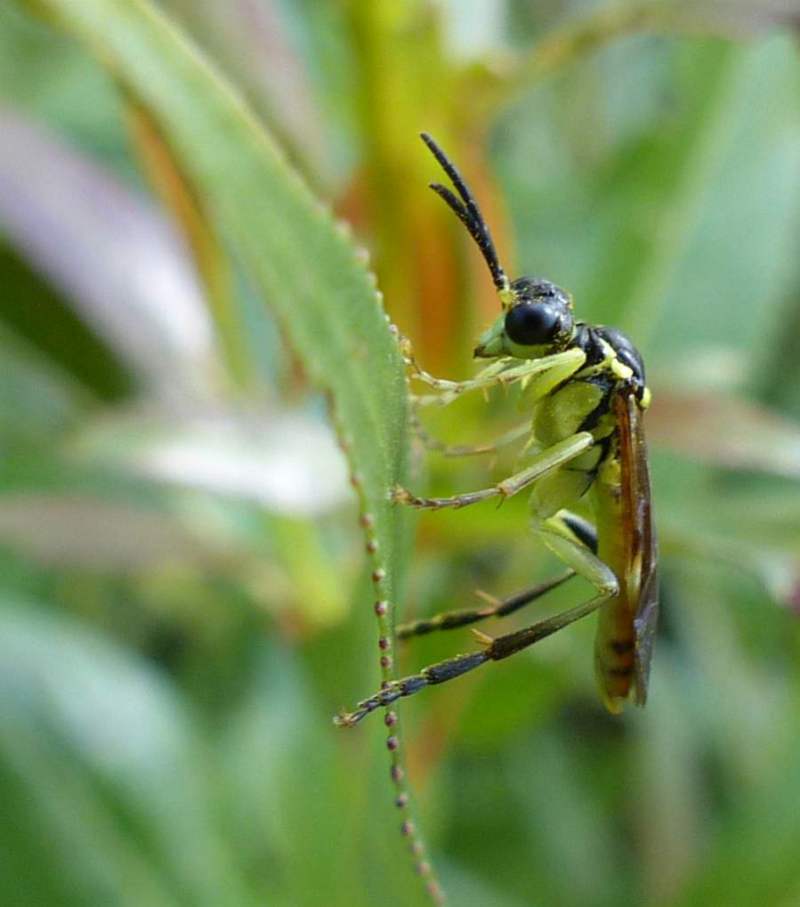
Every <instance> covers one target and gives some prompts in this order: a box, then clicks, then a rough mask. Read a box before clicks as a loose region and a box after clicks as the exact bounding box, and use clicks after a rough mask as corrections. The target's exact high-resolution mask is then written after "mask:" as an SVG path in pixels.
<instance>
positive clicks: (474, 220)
mask: <svg viewBox="0 0 800 907" xmlns="http://www.w3.org/2000/svg"><path fill="white" fill-rule="evenodd" d="M422 140H423V141H424V142H425V144H426V145H427V146H428V148H429V149H430V150H431V153H432V154H433V156H434V157H435V158H436V160H437V161H438V162H439V164H440V165H441V167H442V169H443V170H444V171H445V173H446V174H447V175H448V176H449V177H450V180H451V182H452V183H453V187H454V188H455V190H456V191H455V192H453V191H452V190H450V189H448V188H447V186H442V185H441V184H440V183H432V184H431V189H433V191H434V192H436V194H437V195H439V196H440V197H441V198H442V199H443V200H444V201H445V202H446V203H447V205H448V207H449V208H451V209H452V211H453V212H454V213H455V215H456V216H457V217H458V219H459V220H460V221H461V222H462V223H463V224H464V226H465V227H466V228H467V230H468V231H469V234H470V236H471V237H472V238H473V239H474V240H475V242H476V244H477V246H478V248H479V249H480V250H481V254H482V255H483V257H484V260H485V261H486V264H487V265H488V267H489V272H490V273H491V275H492V280H493V281H494V285H495V287H496V288H497V292H498V295H499V296H500V301H501V302H502V304H503V314H502V315H501V316H500V318H498V319H497V321H495V323H494V324H493V325H492V326H491V328H489V330H488V331H486V332H485V333H484V334H483V335H482V336H481V338H480V340H479V342H478V346H477V348H476V350H475V355H476V356H504V355H505V356H518V357H520V358H533V357H536V356H546V355H548V354H549V353H552V352H557V351H559V350H563V349H566V348H567V346H568V345H569V343H570V342H571V340H572V338H573V336H574V333H575V323H574V320H573V317H572V300H571V299H570V296H569V294H568V293H566V292H565V291H564V290H562V289H560V288H559V287H557V286H556V285H555V284H553V283H550V281H549V280H541V279H539V278H536V277H519V278H517V280H514V281H513V282H509V280H508V277H507V276H506V273H505V271H504V270H503V268H502V267H501V265H500V261H499V259H498V257H497V251H496V250H495V247H494V243H493V242H492V237H491V234H490V233H489V228H488V226H487V225H486V222H485V221H484V219H483V216H482V214H481V212H480V209H479V208H478V204H477V202H476V201H475V199H474V198H473V196H472V193H471V192H470V191H469V188H468V187H467V185H466V183H465V182H464V179H463V177H462V176H461V174H460V173H459V172H458V170H457V169H456V167H455V165H454V164H453V162H452V161H451V160H450V159H449V158H448V157H447V155H446V154H445V153H444V151H442V149H441V148H440V147H439V146H438V145H437V144H436V142H435V141H434V140H433V139H432V138H431V137H430V136H429V135H427V134H426V133H423V134H422Z"/></svg>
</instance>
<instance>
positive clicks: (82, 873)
mask: <svg viewBox="0 0 800 907" xmlns="http://www.w3.org/2000/svg"><path fill="white" fill-rule="evenodd" d="M0 631H1V632H0V700H2V703H3V722H2V723H0V790H2V793H3V802H4V803H5V804H6V805H7V806H8V804H9V803H11V804H13V808H12V809H11V810H9V809H4V810H3V815H2V817H0V841H2V843H3V868H4V871H3V872H2V873H0V899H2V902H3V903H5V904H24V905H31V907H32V905H33V904H45V903H46V904H64V905H73V904H74V905H77V904H111V903H114V904H119V905H122V907H134V905H141V904H148V905H153V907H168V905H175V904H183V903H186V904H189V903H191V904H196V905H198V907H200V905H207V907H211V905H214V907H217V905H221V904H233V903H235V904H241V905H251V904H253V905H254V904H255V903H256V900H255V898H254V897H252V892H251V891H249V890H248V886H247V885H246V884H245V883H244V881H243V880H242V876H241V874H240V872H239V871H238V870H237V867H236V864H235V857H234V854H232V853H231V852H230V850H229V849H228V847H227V845H226V844H225V841H224V835H223V834H222V832H221V829H220V827H219V819H218V816H217V812H216V808H215V806H214V796H213V790H214V788H213V786H211V785H209V777H208V771H207V769H208V766H207V763H206V760H205V758H204V755H203V748H202V747H201V745H200V744H201V738H200V735H199V733H198V732H197V728H196V727H195V726H194V725H193V723H192V720H191V712H190V711H189V710H187V709H186V707H185V705H184V703H183V702H182V701H181V700H180V699H179V698H178V696H177V695H176V693H175V691H174V690H173V689H172V688H171V687H170V686H169V685H168V684H167V683H166V682H165V681H164V679H163V677H161V676H160V675H159V674H158V673H157V672H156V671H155V670H154V668H153V667H152V665H150V664H148V663H147V662H146V661H145V660H144V659H141V658H138V657H136V658H134V657H131V656H130V655H129V654H128V653H126V652H124V651H123V650H122V649H120V648H119V647H118V646H116V645H111V644H109V643H108V642H106V641H104V640H102V639H100V638H99V637H97V636H95V635H94V634H92V633H89V632H86V631H85V630H83V629H81V628H79V627H78V626H76V625H75V624H73V623H72V621H70V620H68V619H66V618H64V617H62V616H60V615H54V614H49V613H47V612H45V611H41V610H38V609H37V608H35V607H33V606H31V605H29V604H21V603H19V602H16V601H13V602H11V601H8V600H6V599H3V600H2V601H0ZM45 840H46V841H47V848H46V851H47V852H46V854H43V853H42V841H45ZM9 866H11V867H13V868H14V870H15V871H14V872H9V871H7V870H8V868H9ZM31 866H35V867H36V872H35V873H34V872H32V871H31ZM23 880H24V881H23ZM121 880H124V884H123V883H121ZM37 893H38V896H40V897H41V900H37V899H36V897H37Z"/></svg>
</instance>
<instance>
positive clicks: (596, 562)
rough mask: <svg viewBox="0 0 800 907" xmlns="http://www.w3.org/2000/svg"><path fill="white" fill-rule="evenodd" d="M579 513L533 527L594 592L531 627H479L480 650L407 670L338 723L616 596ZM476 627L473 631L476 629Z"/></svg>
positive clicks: (535, 637) (509, 651)
mask: <svg viewBox="0 0 800 907" xmlns="http://www.w3.org/2000/svg"><path fill="white" fill-rule="evenodd" d="M587 525H588V524H585V523H584V521H583V520H582V519H581V518H580V517H576V516H575V515H574V514H571V513H569V512H567V511H563V510H562V511H560V512H559V513H558V514H556V515H555V516H552V517H548V518H546V519H540V518H536V519H535V522H534V530H535V531H536V533H537V534H538V535H539V536H540V537H541V538H542V541H544V543H545V544H546V545H547V547H548V548H550V550H551V551H553V553H554V554H556V555H557V556H558V557H559V558H560V559H561V560H562V561H564V562H565V563H566V564H567V565H568V566H569V567H570V569H571V571H572V572H574V573H577V574H579V575H580V576H582V577H584V579H587V580H588V581H589V582H590V583H591V584H592V585H593V586H594V587H595V589H596V590H597V594H596V595H594V596H592V597H591V598H590V599H589V600H588V601H585V602H583V603H582V604H580V605H576V606H575V607H574V608H570V609H568V610H567V611H562V612H561V613H560V614H556V615H554V616H553V617H548V618H546V619H544V620H540V621H537V623H535V624H532V625H531V626H530V627H525V628H524V629H522V630H516V631H515V632H513V633H506V634H505V635H503V636H497V637H495V638H494V639H493V638H492V637H491V636H486V635H485V634H483V633H481V634H480V636H479V640H480V642H481V644H482V646H483V649H482V650H481V651H479V652H470V653H468V654H466V655H456V656H455V658H448V659H446V660H445V661H440V662H437V663H436V664H433V665H430V666H428V667H427V668H423V669H422V670H421V671H420V672H419V673H418V674H411V675H410V676H408V677H403V678H402V679H400V680H393V681H391V682H390V683H388V684H387V685H386V686H384V687H383V689H381V690H379V691H378V692H377V693H375V694H373V695H372V696H370V697H368V698H367V699H362V700H361V701H360V702H358V703H357V704H356V707H355V708H354V709H353V711H352V712H342V713H341V714H340V715H337V716H336V718H335V719H334V720H335V722H336V724H338V725H341V726H345V727H349V726H351V725H354V724H358V722H359V721H361V719H362V718H364V717H365V716H366V715H369V713H370V712H374V711H375V709H378V708H381V707H382V706H387V705H391V704H392V703H393V702H394V701H395V700H397V699H400V698H402V697H404V696H412V695H413V694H414V693H418V692H419V691H420V690H422V689H424V688H425V687H428V686H434V685H435V684H439V683H445V682H446V681H448V680H453V679H454V678H455V677H460V676H461V675H462V674H466V673H467V672H468V671H472V670H474V669H475V668H478V667H480V666H481V665H483V664H486V662H487V661H501V660H502V659H504V658H508V657H509V656H511V655H515V654H516V653H517V652H521V651H523V650H524V649H527V648H528V647H529V646H532V645H534V644H535V643H537V642H539V640H540V639H544V638H545V637H547V636H551V635H552V634H553V633H557V632H558V631H559V630H562V629H563V628H564V627H567V626H569V625H570V624H572V623H574V622H575V621H577V620H580V619H581V618H583V617H586V616H587V615H589V614H591V613H592V612H593V611H596V610H597V609H598V608H599V607H600V606H601V605H603V604H605V602H607V601H609V600H610V599H612V598H614V597H615V596H616V595H617V594H618V593H619V583H618V581H617V578H616V576H615V575H614V573H613V571H612V570H611V568H610V567H608V566H607V565H606V564H605V563H603V561H601V560H600V558H598V557H597V555H596V554H594V552H593V551H592V550H590V547H587V542H588V543H589V544H591V543H592V542H593V541H595V539H594V536H593V534H589V533H590V532H591V528H592V527H588V530H587ZM570 575H572V574H570ZM475 632H476V633H477V631H475Z"/></svg>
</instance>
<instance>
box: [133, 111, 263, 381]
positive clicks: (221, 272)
mask: <svg viewBox="0 0 800 907" xmlns="http://www.w3.org/2000/svg"><path fill="white" fill-rule="evenodd" d="M126 101H127V103H126V105H125V110H126V113H127V118H128V124H129V126H130V131H131V135H132V137H133V139H134V142H135V144H136V148H137V150H138V152H139V157H140V158H141V160H142V163H143V164H144V168H145V170H146V172H147V175H148V176H149V178H150V181H151V183H152V184H153V186H154V187H155V189H156V192H157V193H158V194H159V196H160V197H161V199H162V200H163V201H164V203H165V204H166V205H167V207H168V208H169V209H170V210H171V211H172V213H173V216H174V217H175V219H176V221H177V222H178V223H179V224H180V226H181V227H182V228H183V234H184V236H185V237H186V239H187V242H188V244H189V248H190V249H191V251H192V255H193V257H194V263H195V265H196V267H197V272H198V274H199V275H200V278H201V280H202V281H203V286H204V288H205V292H206V299H207V300H208V305H209V308H210V310H211V314H212V315H213V317H214V322H215V324H216V327H217V334H218V336H219V341H220V347H221V349H222V356H223V359H224V362H225V366H226V368H227V372H228V374H229V375H230V376H231V378H232V379H233V381H234V383H235V384H237V385H246V384H247V381H248V379H249V378H250V377H251V373H252V368H251V364H250V361H249V358H248V352H247V345H246V342H245V336H244V332H243V331H241V330H240V329H239V323H238V318H237V313H236V310H235V308H234V306H235V304H236V303H235V299H234V296H233V275H232V274H231V268H230V264H229V262H228V260H227V258H226V257H225V254H224V252H223V250H222V248H221V241H220V238H219V236H217V235H216V233H215V231H214V230H213V229H212V227H211V224H210V223H209V221H208V219H207V218H206V216H205V211H204V210H203V202H202V200H201V199H200V198H199V197H198V195H197V193H196V192H194V191H193V187H192V186H191V185H189V183H188V182H187V180H186V179H185V178H184V174H183V171H182V170H181V167H180V165H179V163H178V162H177V161H176V160H175V157H174V155H173V153H172V150H171V148H170V147H169V143H168V142H167V141H166V140H165V138H164V136H163V135H162V133H161V130H160V129H159V127H158V124H157V123H156V122H155V121H154V119H153V118H152V117H151V116H150V113H149V111H148V110H147V108H146V107H144V106H143V105H142V104H139V103H137V101H136V99H135V98H132V97H126Z"/></svg>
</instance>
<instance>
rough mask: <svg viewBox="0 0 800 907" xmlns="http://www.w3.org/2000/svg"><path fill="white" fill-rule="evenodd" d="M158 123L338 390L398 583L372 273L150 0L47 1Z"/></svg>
mask: <svg viewBox="0 0 800 907" xmlns="http://www.w3.org/2000/svg"><path fill="white" fill-rule="evenodd" d="M34 6H35V8H36V9H37V10H40V11H44V12H45V13H46V14H47V15H48V18H51V19H53V20H55V21H57V22H59V23H60V24H62V25H63V26H64V27H65V28H67V29H68V30H69V31H70V32H72V33H73V34H75V35H77V36H78V37H79V38H80V39H81V40H82V41H83V42H84V43H85V44H86V46H87V47H89V48H90V49H93V50H94V51H95V52H96V53H97V55H98V57H99V59H100V60H101V62H102V63H103V65H105V66H106V67H107V68H108V70H109V72H110V73H111V74H112V75H113V77H114V78H115V79H116V80H117V81H118V82H120V83H121V84H122V85H123V87H124V89H125V91H126V92H129V93H130V94H131V95H132V96H133V97H134V98H135V100H136V103H137V104H139V105H141V106H142V107H143V108H144V109H145V110H146V111H147V113H148V116H149V117H150V118H151V119H152V121H153V122H154V123H155V124H156V125H157V126H158V128H159V130H160V131H161V134H162V136H163V138H164V140H165V141H166V142H167V144H168V145H169V147H170V149H171V151H172V153H173V155H174V156H175V159H176V160H177V161H178V162H179V164H180V166H181V167H182V169H183V172H184V175H185V177H186V179H187V180H188V182H189V183H190V184H191V185H192V186H193V187H194V191H196V192H197V193H198V194H199V195H200V196H201V197H202V199H203V202H204V211H205V213H206V215H207V216H208V218H209V220H210V222H211V225H212V227H213V229H214V230H215V232H217V233H218V234H219V235H222V236H224V237H226V239H228V240H230V242H231V243H232V245H233V247H234V249H235V251H236V253H237V255H238V257H239V259H240V260H241V261H242V262H243V264H244V266H245V267H246V268H247V270H248V271H249V273H250V276H251V277H252V279H253V280H254V282H255V284H256V285H257V286H258V288H259V289H260V290H261V292H262V293H263V295H264V298H265V299H266V300H267V301H268V302H269V304H270V306H272V308H273V309H274V310H275V312H276V313H277V315H278V317H279V320H280V321H281V323H282V325H283V327H284V328H285V331H286V334H287V336H288V337H289V339H290V340H291V342H292V344H293V345H294V347H295V348H296V350H297V352H298V353H299V355H300V357H301V358H302V360H303V363H304V365H305V366H306V368H307V369H308V371H309V373H310V374H311V376H312V378H313V379H314V380H315V381H316V382H317V383H318V384H319V385H320V386H321V387H323V388H324V389H326V390H328V391H330V392H331V395H332V399H333V402H334V408H335V415H336V419H337V421H338V423H339V426H340V429H341V431H342V433H343V435H344V437H345V439H346V442H347V446H348V448H349V451H350V453H351V457H352V463H353V466H354V468H355V469H356V470H357V471H358V473H359V479H360V487H361V490H362V492H363V505H364V507H365V508H366V509H367V510H368V511H369V512H370V513H371V514H372V516H373V517H374V519H375V533H376V538H377V541H378V544H379V548H380V551H381V558H382V562H383V564H382V565H383V566H384V568H385V569H386V571H387V574H388V575H387V579H386V585H385V592H386V597H389V598H393V597H394V594H395V588H396V586H395V571H396V568H397V563H396V560H397V553H398V551H399V548H400V545H399V542H400V539H401V531H402V530H401V527H400V517H399V515H398V514H397V512H396V511H394V510H393V509H392V508H391V505H390V504H389V502H388V500H387V496H386V490H387V488H389V487H390V486H391V485H392V484H394V483H396V482H398V481H402V477H403V472H404V467H405V459H406V453H405V432H406V402H405V384H404V378H403V369H402V362H401V358H400V355H399V353H398V351H397V349H396V346H395V344H394V342H393V339H392V337H391V335H390V333H389V331H388V330H387V325H386V320H385V316H384V313H383V310H382V307H381V305H380V301H379V296H378V294H377V293H376V291H375V287H374V281H373V280H372V278H371V276H370V274H369V273H368V271H367V270H366V269H365V268H364V266H363V264H362V263H361V261H360V260H359V256H358V253H357V250H356V249H355V248H354V246H353V245H352V243H351V242H350V241H349V239H348V237H347V236H346V233H345V231H343V230H342V229H341V228H340V227H337V225H336V224H335V222H334V221H333V219H332V218H331V216H330V214H329V213H328V211H326V210H325V209H324V207H323V206H322V205H320V204H319V203H318V202H317V201H316V200H315V199H314V198H313V197H312V196H311V194H310V193H309V192H308V190H307V189H306V187H305V186H304V185H303V184H302V183H301V181H300V180H299V178H298V177H297V175H296V174H295V173H294V172H293V171H292V170H291V169H290V168H289V167H288V165H287V164H286V162H285V161H284V159H283V157H282V155H281V153H280V151H279V150H278V149H277V148H276V146H275V145H274V143H273V141H272V140H271V138H270V137H269V136H268V135H267V133H266V132H265V131H264V129H263V127H262V126H261V125H260V124H259V123H258V122H257V120H256V119H255V118H254V116H253V115H252V113H251V111H250V110H249V109H248V108H247V107H246V106H245V104H244V102H243V101H242V100H241V99H240V98H239V97H238V96H237V95H236V94H234V93H233V91H232V90H231V89H230V87H229V86H228V85H227V84H225V83H224V82H223V81H222V80H221V79H220V78H219V77H218V76H217V74H216V73H215V72H214V71H213V70H212V68H211V67H210V66H209V65H208V63H207V62H206V61H205V60H204V59H203V58H202V57H201V56H200V54H199V53H198V52H197V50H196V49H195V48H194V47H193V46H192V45H191V44H189V42H188V41H187V40H186V39H185V37H184V36H183V35H182V34H180V33H179V32H178V31H177V30H176V29H175V28H174V26H173V25H172V24H171V23H170V22H169V20H168V19H166V18H165V17H164V16H163V15H161V14H160V13H159V12H158V11H157V10H156V9H155V8H154V7H153V6H152V5H151V4H149V3H146V2H142V0H134V2H121V0H85V2H84V0H80V2H77V0H44V2H41V3H39V2H37V3H36V4H35V5H34Z"/></svg>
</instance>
